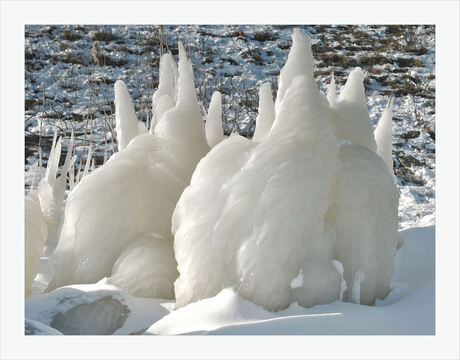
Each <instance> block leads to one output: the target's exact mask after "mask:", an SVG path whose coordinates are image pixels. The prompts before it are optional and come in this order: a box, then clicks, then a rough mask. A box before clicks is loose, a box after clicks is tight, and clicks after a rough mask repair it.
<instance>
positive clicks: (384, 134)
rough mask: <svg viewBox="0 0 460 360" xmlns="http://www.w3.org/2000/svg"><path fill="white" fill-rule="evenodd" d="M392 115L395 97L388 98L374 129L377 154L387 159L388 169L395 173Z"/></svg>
mask: <svg viewBox="0 0 460 360" xmlns="http://www.w3.org/2000/svg"><path fill="white" fill-rule="evenodd" d="M392 116H393V99H392V98H390V99H389V100H388V104H387V106H386V108H385V110H383V113H382V117H381V118H380V120H379V123H378V124H377V128H376V129H375V130H374V136H375V141H376V143H377V154H379V155H380V157H381V158H382V159H383V160H384V161H385V164H387V167H388V169H389V170H390V172H391V173H392V174H393V156H392V129H391V127H392V125H393V122H392Z"/></svg>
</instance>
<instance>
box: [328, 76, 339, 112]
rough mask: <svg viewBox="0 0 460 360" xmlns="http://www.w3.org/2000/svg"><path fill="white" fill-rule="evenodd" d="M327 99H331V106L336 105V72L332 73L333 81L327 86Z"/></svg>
mask: <svg viewBox="0 0 460 360" xmlns="http://www.w3.org/2000/svg"><path fill="white" fill-rule="evenodd" d="M327 101H329V105H330V106H331V107H334V105H335V103H336V102H337V87H336V85H335V77H334V72H332V73H331V82H330V84H329V86H328V87H327Z"/></svg>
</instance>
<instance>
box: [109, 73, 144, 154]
mask: <svg viewBox="0 0 460 360" xmlns="http://www.w3.org/2000/svg"><path fill="white" fill-rule="evenodd" d="M115 119H116V131H117V142H118V151H122V150H124V149H125V148H126V147H127V146H128V144H129V142H130V141H131V139H132V138H134V137H135V136H137V135H138V134H139V127H138V125H137V116H136V112H135V111H134V106H133V101H132V100H131V96H130V95H129V92H128V89H127V87H126V84H125V83H124V81H123V80H117V82H116V83H115Z"/></svg>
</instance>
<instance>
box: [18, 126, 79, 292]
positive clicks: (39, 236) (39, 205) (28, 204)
mask: <svg viewBox="0 0 460 360" xmlns="http://www.w3.org/2000/svg"><path fill="white" fill-rule="evenodd" d="M56 138H57V132H55V133H54V137H53V143H52V146H51V151H50V157H49V159H48V164H47V167H46V170H45V171H44V172H43V169H42V167H41V161H40V162H39V168H38V170H39V171H41V172H42V179H41V180H40V182H39V184H38V187H37V189H36V190H35V189H33V187H32V189H31V190H30V191H29V193H28V194H27V195H26V196H25V202H24V217H25V229H24V241H25V253H24V265H25V296H26V297H27V296H29V295H30V294H31V290H32V283H33V281H34V278H35V276H36V275H37V270H38V266H39V263H40V258H41V256H42V254H43V250H44V247H45V244H48V245H49V246H50V247H54V246H55V245H56V241H57V236H58V231H59V227H60V224H61V213H62V204H63V201H64V191H65V185H66V176H67V173H68V172H69V170H70V169H71V167H72V166H73V163H74V162H75V156H73V155H72V149H73V142H72V140H73V138H72V139H71V141H70V144H69V147H68V153H67V155H66V158H65V162H64V165H63V167H62V170H61V175H60V176H57V171H58V166H59V159H60V156H61V138H59V139H58V140H57V141H56Z"/></svg>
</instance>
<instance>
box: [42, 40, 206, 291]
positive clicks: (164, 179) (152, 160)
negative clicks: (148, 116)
mask: <svg viewBox="0 0 460 360" xmlns="http://www.w3.org/2000/svg"><path fill="white" fill-rule="evenodd" d="M179 57H180V60H179V67H178V70H177V69H176V65H175V63H174V61H173V59H172V56H171V55H170V54H166V55H164V56H163V58H162V60H161V69H160V85H159V88H158V90H157V92H156V93H155V95H154V97H153V105H152V111H153V113H154V118H153V120H152V128H151V134H149V133H143V131H140V132H139V131H138V129H139V125H138V120H137V118H136V117H135V112H134V108H133V105H132V100H131V98H130V97H129V94H128V91H127V89H126V86H125V85H124V83H123V82H122V81H121V80H119V81H117V83H116V84H115V99H116V101H115V105H116V114H117V140H118V144H119V150H120V151H119V152H117V153H115V154H114V155H112V157H111V158H110V159H109V160H108V162H107V163H106V164H105V165H103V166H101V167H99V168H98V169H97V170H96V171H94V172H93V173H91V174H90V175H88V176H85V177H84V178H83V179H82V181H81V182H80V183H79V184H78V186H77V187H75V189H74V190H73V191H72V192H71V194H70V195H69V197H68V199H67V203H66V208H65V216H64V221H63V225H62V230H61V233H60V238H59V243H58V246H57V248H56V252H55V254H54V257H53V263H54V264H55V267H56V278H55V281H54V284H52V286H51V287H57V286H62V285H66V284H71V283H91V282H95V281H98V280H100V279H101V278H103V277H109V276H111V275H113V276H112V277H111V279H110V281H111V282H112V283H114V284H117V285H120V286H122V287H124V288H126V289H128V290H129V291H130V292H131V293H133V294H135V295H138V296H153V297H159V298H171V297H173V296H174V289H173V282H174V280H175V278H176V277H177V271H176V261H175V259H174V253H173V244H172V235H171V216H172V213H173V211H174V207H175V205H176V202H177V201H178V199H179V197H180V195H181V193H182V191H183V190H184V188H185V187H186V186H187V185H188V184H189V181H190V177H191V175H192V173H193V171H194V169H195V166H196V164H197V163H198V161H199V160H200V159H201V158H202V157H203V156H204V155H205V154H206V152H207V151H208V150H209V147H208V145H207V143H206V136H205V132H204V124H203V120H202V118H201V113H200V109H199V105H198V101H197V98H196V93H195V87H194V77H193V71H192V67H191V62H190V61H189V60H188V59H187V57H186V54H185V50H184V48H183V46H182V44H180V50H179ZM152 233H154V234H156V235H155V236H154V237H152V236H149V235H148V234H152ZM159 239H161V240H159Z"/></svg>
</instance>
